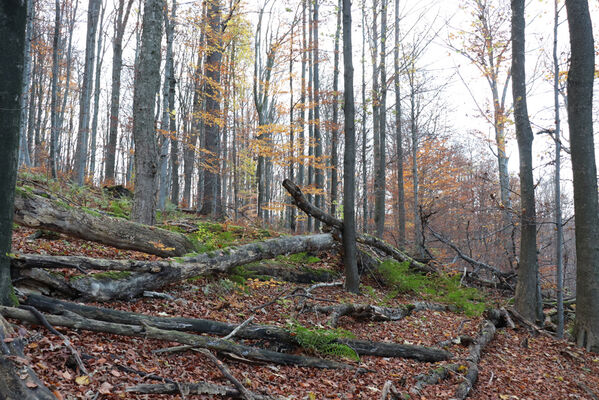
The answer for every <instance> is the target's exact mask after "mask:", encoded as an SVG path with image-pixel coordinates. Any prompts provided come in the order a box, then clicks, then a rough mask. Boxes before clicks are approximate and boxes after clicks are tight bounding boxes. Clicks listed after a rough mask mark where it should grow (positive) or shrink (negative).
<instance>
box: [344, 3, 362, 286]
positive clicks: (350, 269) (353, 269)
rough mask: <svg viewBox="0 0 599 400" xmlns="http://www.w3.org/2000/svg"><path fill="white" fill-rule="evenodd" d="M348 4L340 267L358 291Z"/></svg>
mask: <svg viewBox="0 0 599 400" xmlns="http://www.w3.org/2000/svg"><path fill="white" fill-rule="evenodd" d="M351 29H352V27H351V1H350V0H343V66H344V71H343V81H344V87H345V90H344V92H343V103H344V107H343V112H344V117H345V153H344V155H343V221H344V224H343V229H342V231H343V264H344V266H345V288H346V289H347V290H348V291H350V292H352V293H358V292H359V291H360V276H359V275H358V265H357V262H356V258H357V248H356V210H355V199H356V125H355V124H356V123H355V115H356V109H355V104H354V66H353V63H352V56H353V55H352V40H351Z"/></svg>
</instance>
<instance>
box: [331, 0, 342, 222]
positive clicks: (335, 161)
mask: <svg viewBox="0 0 599 400" xmlns="http://www.w3.org/2000/svg"><path fill="white" fill-rule="evenodd" d="M342 7H343V4H342V0H339V1H338V3H337V28H336V30H335V50H334V51H335V54H334V56H333V126H332V127H331V215H333V216H335V214H336V213H337V186H339V179H338V172H339V171H338V170H339V156H338V154H337V147H338V145H339V143H338V142H339V38H340V36H341V14H342Z"/></svg>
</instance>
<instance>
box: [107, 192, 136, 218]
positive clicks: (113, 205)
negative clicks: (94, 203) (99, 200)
mask: <svg viewBox="0 0 599 400" xmlns="http://www.w3.org/2000/svg"><path fill="white" fill-rule="evenodd" d="M110 212H111V213H112V215H114V216H115V217H119V218H127V219H128V218H129V213H130V212H131V199H129V198H127V197H121V198H120V199H116V200H112V201H111V202H110Z"/></svg>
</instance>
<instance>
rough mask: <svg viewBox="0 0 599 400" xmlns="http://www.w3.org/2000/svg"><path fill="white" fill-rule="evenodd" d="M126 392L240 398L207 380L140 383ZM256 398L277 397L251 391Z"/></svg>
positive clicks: (235, 391) (259, 399) (270, 398)
mask: <svg viewBox="0 0 599 400" xmlns="http://www.w3.org/2000/svg"><path fill="white" fill-rule="evenodd" d="M125 391H126V392H128V393H145V394H172V395H175V394H180V393H183V394H184V395H188V394H196V395H201V394H204V395H213V396H223V397H233V398H240V397H241V394H240V393H239V391H238V390H237V389H235V388H233V387H229V386H221V385H216V384H214V383H209V382H199V383H163V384H160V383H159V384H150V383H143V384H140V385H135V386H129V387H127V388H126V389H125ZM252 396H253V397H254V399H256V400H273V399H276V398H277V397H272V396H268V395H261V394H257V393H252Z"/></svg>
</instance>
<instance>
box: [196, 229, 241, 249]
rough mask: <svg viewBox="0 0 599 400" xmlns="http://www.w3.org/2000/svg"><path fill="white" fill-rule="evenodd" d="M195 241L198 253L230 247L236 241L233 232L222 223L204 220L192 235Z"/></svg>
mask: <svg viewBox="0 0 599 400" xmlns="http://www.w3.org/2000/svg"><path fill="white" fill-rule="evenodd" d="M190 239H191V240H192V241H193V242H194V243H195V245H196V249H197V251H198V253H206V252H209V251H214V250H216V249H221V248H223V247H228V246H231V245H232V244H233V242H234V241H235V235H234V234H233V232H231V231H228V230H223V227H222V226H221V225H220V224H214V223H211V222H202V223H200V224H198V230H197V231H196V232H194V233H193V234H192V235H190Z"/></svg>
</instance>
